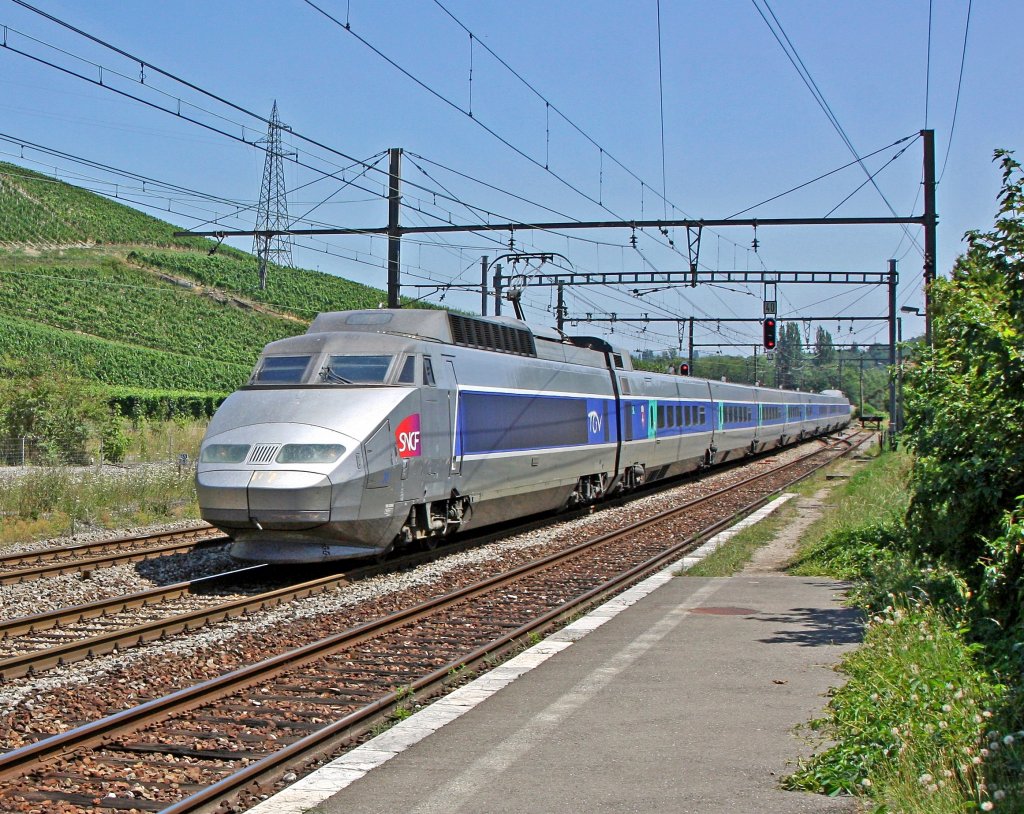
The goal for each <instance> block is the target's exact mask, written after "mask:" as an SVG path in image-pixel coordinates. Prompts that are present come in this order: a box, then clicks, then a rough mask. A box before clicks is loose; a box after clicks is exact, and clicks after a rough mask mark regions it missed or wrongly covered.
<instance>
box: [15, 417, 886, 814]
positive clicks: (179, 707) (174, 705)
mask: <svg viewBox="0 0 1024 814" xmlns="http://www.w3.org/2000/svg"><path fill="white" fill-rule="evenodd" d="M869 437H872V436H871V435H866V436H865V440H867V438H869ZM851 449H853V447H849V448H848V449H847V450H845V451H844V454H846V453H848V452H849V451H850V450H851ZM826 451H827V449H826V448H821V449H818V450H815V451H813V452H812V453H809V454H808V455H805V456H802V457H801V458H799V459H797V460H796V461H793V462H791V463H790V464H787V465H785V466H783V467H779V468H776V469H773V470H771V471H770V472H764V473H760V474H758V475H755V476H752V477H751V478H747V479H745V480H744V481H741V482H740V483H738V484H734V485H733V486H732V487H730V490H734V489H741V488H743V487H744V486H747V485H749V484H750V483H752V482H754V481H757V480H761V479H764V478H768V477H771V476H776V477H777V476H778V474H779V473H780V472H782V471H785V470H786V469H792V468H794V467H796V466H799V465H801V464H803V463H805V462H807V461H808V459H810V458H812V457H815V456H818V455H821V454H822V453H824V452H826ZM828 462H830V461H826V462H825V463H823V464H822V465H825V464H827V463H828ZM808 474H810V473H809V472H804V473H801V474H800V475H798V476H797V478H795V479H799V478H802V477H806V476H807V475H808ZM781 488H785V487H779V489H781ZM779 489H776V490H773V491H772V492H771V493H769V494H768V495H765V496H762V497H761V498H759V499H758V501H755V502H754V503H753V504H751V506H750V507H748V508H747V509H744V510H742V511H741V512H740V514H743V513H744V512H745V511H748V510H752V508H751V507H753V506H755V504H759V503H763V502H764V501H766V500H767V499H769V497H770V496H771V495H772V494H774V493H775V492H777V491H779ZM723 491H726V490H723ZM720 496H721V492H716V493H713V494H711V495H707V496H704V497H703V498H699V499H697V500H695V501H690V502H688V503H686V504H684V505H682V506H679V507H674V508H672V509H668V510H665V511H663V512H660V513H658V514H657V515H654V516H653V517H650V518H646V519H644V520H643V521H641V522H639V523H636V524H633V525H632V526H630V527H627V528H625V529H619V530H616V531H614V532H610V533H608V534H605V535H601V536H599V537H597V538H594V539H593V540H589V541H585V542H583V543H580V544H577V545H575V546H573V547H571V548H569V549H566V550H565V551H562V552H558V553H555V554H551V555H549V556H547V557H544V558H541V559H539V560H536V561H534V562H531V563H527V564H525V565H522V566H519V567H518V568H515V569H512V570H511V571H509V572H506V573H503V574H499V575H495V576H493V577H490V578H487V579H485V580H482V581H479V582H477V583H475V584H474V585H471V586H467V587H465V588H463V589H461V590H459V591H456V592H453V593H452V594H449V595H446V596H443V597H437V598H434V599H432V600H429V601H427V602H424V603H420V604H418V605H416V606H414V607H411V608H407V609H403V610H400V611H396V612H395V613H392V614H390V615H388V616H386V617H383V618H381V619H378V620H375V621H372V622H367V623H364V624H362V625H359V626H357V627H354V628H352V629H350V630H348V631H343V632H341V633H339V634H336V635H335V636H331V637H328V638H326V639H323V640H321V641H319V642H314V643H311V644H308V645H305V646H303V647H300V648H297V649H295V650H293V651H290V652H287V653H282V654H279V655H277V656H274V657H271V658H269V659H265V660H264V661H262V662H260V663H259V664H256V665H249V666H247V667H243V668H239V669H237V670H234V671H232V672H230V673H227V674H225V675H223V676H219V677H217V678H215V679H211V680H209V681H206V682H202V683H201V684H197V685H195V686H193V687H189V688H185V689H183V690H179V691H177V692H175V693H171V694H169V695H167V696H164V697H162V698H158V699H153V700H151V701H149V702H146V703H144V704H141V705H139V706H137V707H135V708H133V709H130V710H125V711H123V712H120V713H116V714H114V715H111V716H108V717H106V718H103V719H101V720H98V721H93V722H90V723H88V724H84V725H82V726H80V727H77V728H75V729H73V730H69V731H68V732H65V733H61V734H58V735H54V736H51V737H49V738H45V739H43V740H40V741H37V742H36V743H33V744H29V745H26V746H23V747H21V748H19V749H16V750H14V751H12V752H9V753H7V754H5V755H2V756H0V778H5V779H8V778H11V777H12V776H14V775H17V774H19V773H22V772H23V771H24V770H25V769H26V768H27V767H29V766H30V765H32V764H36V763H40V762H46V761H47V760H49V759H51V758H54V757H56V756H59V755H63V754H66V753H68V752H70V751H72V750H74V749H80V748H83V747H86V746H90V745H97V744H99V743H102V742H105V741H108V740H109V739H111V738H112V737H113V736H115V735H116V734H121V733H124V732H127V731H134V730H138V729H139V728H141V727H142V726H144V725H146V724H148V723H152V722H154V721H157V720H161V719H165V718H166V717H167V716H169V715H171V714H172V713H174V712H176V711H185V710H190V709H194V708H196V707H199V706H202V705H203V704H205V703H208V702H209V701H210V700H211V697H212V696H222V695H225V694H228V693H231V692H235V691H238V690H242V689H245V688H246V687H250V686H252V685H254V684H256V683H258V682H262V681H266V680H268V679H269V678H272V677H273V676H276V675H279V674H280V673H282V672H284V671H286V670H290V669H294V668H295V667H297V666H300V665H301V664H304V663H307V662H310V661H314V660H316V659H318V658H321V657H322V656H324V655H327V654H328V653H329V652H331V651H336V650H339V649H342V648H345V647H352V646H354V645H356V644H358V643H360V642H363V641H367V640H369V639H372V638H375V637H377V636H380V635H382V634H383V633H385V632H387V631H390V630H393V629H395V628H397V627H401V626H403V625H405V624H407V623H409V622H410V621H413V620H415V619H418V618H420V617H422V616H423V615H425V614H430V613H434V612H436V611H437V610H438V609H439V608H443V607H449V606H451V605H454V604H456V603H460V602H465V601H466V600H467V599H469V598H472V597H474V596H477V595H480V594H484V593H487V592H489V591H491V590H493V589H494V588H495V587H499V586H502V585H505V584H507V583H508V582H509V581H510V580H515V579H518V578H521V577H523V576H524V575H526V574H530V573H536V572H539V571H542V570H545V569H548V568H550V567H552V566H553V565H555V564H557V563H559V562H564V561H566V560H568V559H571V558H575V557H579V556H581V555H582V554H583V553H585V552H587V551H588V550H590V549H591V548H593V547H594V546H596V545H601V544H603V543H606V542H609V541H610V540H613V539H617V538H621V537H623V536H624V535H628V534H631V533H635V532H636V531H637V530H638V529H643V528H646V527H648V526H650V525H651V524H653V523H657V522H660V521H662V520H664V519H666V518H668V517H672V516H675V515H678V514H680V513H682V512H685V511H688V510H689V509H691V508H692V507H693V506H694V505H698V504H700V503H705V502H708V501H711V500H714V499H715V498H717V497H720ZM731 520H732V519H731V518H730V519H729V520H724V521H721V522H720V523H718V524H715V526H714V527H713V529H712V530H705V531H703V532H701V533H699V534H698V535H697V536H696V537H691V538H688V539H687V540H684V541H682V542H680V543H677V544H675V545H673V546H671V547H670V548H669V549H667V550H666V551H663V552H661V553H660V554H659V555H657V557H654V558H652V559H651V560H649V561H648V567H647V570H650V567H651V566H650V565H649V563H650V562H653V561H655V560H656V561H658V562H664V561H666V560H667V559H671V558H672V557H674V556H676V555H678V554H679V553H680V552H681V551H682V550H684V549H685V548H686V547H687V546H690V547H692V546H693V545H694V544H695V540H697V539H705V538H706V537H707V536H709V535H710V534H711V533H714V530H717V528H719V527H723V526H725V525H727V524H728V523H729V522H731ZM638 569H639V570H638ZM642 570H643V569H642V568H640V567H639V566H638V567H635V568H632V569H630V570H629V571H627V572H626V573H627V574H628V575H629V576H627V577H620V578H617V579H616V580H612V581H610V582H609V583H607V584H605V585H603V586H599V587H598V588H595V589H594V590H591V591H588V592H586V593H585V594H584V597H587V598H591V599H592V598H593V597H594V596H597V595H598V594H601V595H604V594H606V593H608V592H609V591H610V590H614V589H616V588H614V587H609V586H612V585H613V583H614V585H615V586H621V585H622V584H623V580H629V579H633V578H636V577H637V575H638V574H640V572H641V571H642ZM579 601H581V600H579V599H578V598H577V600H574V601H573V602H572V603H568V604H572V605H573V606H574V607H575V606H577V605H578V603H579ZM582 601H585V600H582ZM565 607H566V606H561V607H560V608H558V609H555V610H553V611H549V612H547V613H545V614H543V615H542V616H541V617H538V618H540V619H543V620H550V619H553V618H555V617H556V616H558V615H559V614H561V613H564V612H565ZM544 623H546V622H538V621H536V620H534V622H531V623H529V624H528V625H526V626H524V627H518V628H517V629H516V630H515V631H510V632H508V633H506V634H505V635H503V636H501V637H500V639H498V640H496V641H500V642H501V643H502V644H501V645H495V644H494V643H490V644H486V645H483V646H481V647H479V648H477V650H475V651H473V652H472V653H470V654H468V655H462V656H460V657H459V658H458V660H457V662H456V663H453V664H452V665H450V666H446V667H445V668H441V669H437V670H433V671H431V673H430V675H431V676H436V675H439V674H441V673H445V674H446V673H447V669H450V667H451V666H459V665H460V664H465V663H467V662H468V661H469V660H470V659H471V658H476V657H477V654H478V653H493V652H494V650H495V648H496V647H497V646H503V645H504V644H507V642H509V641H512V640H514V638H515V637H516V636H517V635H522V631H523V630H526V629H535V628H536V626H537V625H539V624H544ZM424 681H425V679H419V680H418V681H417V684H418V685H420V684H422V685H423V686H426V684H423V682H424ZM393 696H394V693H392V694H390V695H388V696H384V697H382V698H381V699H378V700H377V701H375V702H373V703H372V704H370V705H369V706H367V707H366V710H368V711H367V712H365V713H362V714H363V716H364V718H365V716H369V715H374V714H376V713H378V712H380V711H381V710H383V709H386V708H387V707H388V705H389V704H390V703H393V702H394V700H395V699H394V697H393ZM356 714H357V713H352V714H351V715H348V716H346V717H345V718H344V719H342V720H343V721H346V722H349V723H351V722H352V721H353V720H354V717H353V716H355V715H356ZM341 723H342V722H341V721H339V722H337V724H335V725H332V726H331V727H329V728H328V730H327V732H326V734H323V735H321V736H319V737H320V739H321V740H323V739H324V738H331V737H334V736H335V735H336V734H337V733H338V732H339V731H340V729H339V727H340V726H341ZM311 738H314V735H310V736H307V737H306V738H303V739H302V740H301V741H299V742H296V744H298V743H303V744H310V743H312V741H311ZM293 746H295V744H293ZM306 748H307V749H308V748H311V747H309V746H307V747H306ZM296 754H297V753H296V752H295V750H294V749H293V747H287V751H286V752H284V753H282V754H279V753H275V754H274V755H270V756H267V757H266V758H263V759H262V760H260V761H258V763H255V764H253V766H254V767H255V766H257V765H258V766H261V767H263V768H262V769H261V771H264V772H267V771H270V770H272V769H273V767H274V766H277V765H279V764H280V763H281V762H282V761H292V760H294V759H295V757H296ZM268 761H269V762H268ZM244 772H245V775H246V776H245V777H244V778H242V779H240V780H239V781H238V782H239V783H242V784H244V783H245V782H248V779H249V777H250V775H251V772H250V769H246V770H244ZM225 782H227V778H226V779H225V780H224V781H221V782H219V783H217V784H215V785H214V786H211V787H209V789H216V791H215V792H212V793H215V794H222V793H223V789H224V786H223V783H225ZM206 793H209V790H206V791H203V792H199V793H198V794H199V795H202V794H206ZM196 803H197V795H193V796H192V797H189V798H187V799H186V800H183V801H180V802H179V803H176V804H174V805H172V806H171V807H170V808H167V809H165V811H166V812H167V813H168V814H171V812H177V811H179V810H180V811H187V810H193V809H195V808H196ZM186 804H188V806H191V808H187V807H186V808H178V807H179V806H184V805H186Z"/></svg>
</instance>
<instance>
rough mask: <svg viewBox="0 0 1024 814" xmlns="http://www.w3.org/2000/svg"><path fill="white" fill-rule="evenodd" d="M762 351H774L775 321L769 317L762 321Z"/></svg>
mask: <svg viewBox="0 0 1024 814" xmlns="http://www.w3.org/2000/svg"><path fill="white" fill-rule="evenodd" d="M764 349H765V350H775V320H774V319H772V318H770V317H769V318H768V319H766V320H765V321H764Z"/></svg>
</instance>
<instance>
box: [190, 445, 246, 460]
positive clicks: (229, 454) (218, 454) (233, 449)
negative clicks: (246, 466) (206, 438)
mask: <svg viewBox="0 0 1024 814" xmlns="http://www.w3.org/2000/svg"><path fill="white" fill-rule="evenodd" d="M248 454H249V444H207V445H206V446H205V447H203V450H202V452H200V453H199V460H200V461H201V462H202V463H204V464H240V463H241V462H242V461H244V460H245V456H246V455H248Z"/></svg>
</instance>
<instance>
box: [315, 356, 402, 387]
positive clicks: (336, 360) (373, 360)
mask: <svg viewBox="0 0 1024 814" xmlns="http://www.w3.org/2000/svg"><path fill="white" fill-rule="evenodd" d="M393 358H394V357H393V356H331V357H330V358H329V359H328V361H327V364H326V365H324V367H323V369H322V370H321V371H320V380H321V381H324V382H328V383H333V384H383V383H384V378H385V377H386V376H387V373H388V368H389V367H391V360H392V359H393Z"/></svg>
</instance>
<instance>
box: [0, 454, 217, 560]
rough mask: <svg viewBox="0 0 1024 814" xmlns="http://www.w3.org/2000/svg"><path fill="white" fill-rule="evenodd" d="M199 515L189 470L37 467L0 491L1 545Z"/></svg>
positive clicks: (167, 468)
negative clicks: (98, 469) (98, 470)
mask: <svg viewBox="0 0 1024 814" xmlns="http://www.w3.org/2000/svg"><path fill="white" fill-rule="evenodd" d="M198 516H199V513H198V508H197V504H196V494H195V480H194V477H193V472H192V471H191V470H189V469H186V470H184V471H182V472H178V470H177V469H176V468H174V467H159V468H146V469H133V470H127V471H124V472H119V473H114V474H111V473H108V472H103V473H97V472H95V471H91V470H88V469H71V468H67V467H38V468H33V469H32V470H31V471H30V472H29V473H28V474H27V475H25V476H23V477H20V478H18V479H17V480H13V481H9V482H5V483H4V487H3V489H0V546H3V545H6V544H9V543H13V542H26V541H32V540H39V539H46V538H50V537H59V536H62V535H65V534H73V533H74V532H75V531H81V530H82V529H83V528H84V527H89V526H91V527H100V528H123V527H127V526H135V525H147V524H151V523H161V522H167V521H171V520H181V519H197V518H198Z"/></svg>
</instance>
